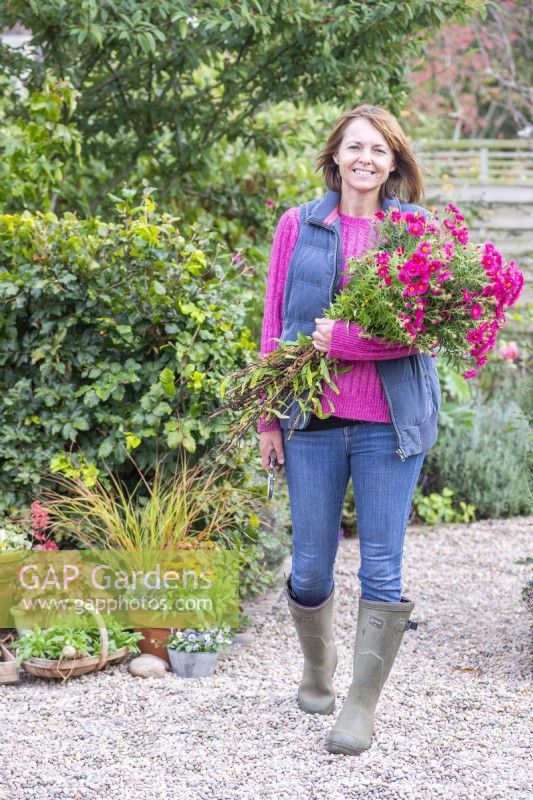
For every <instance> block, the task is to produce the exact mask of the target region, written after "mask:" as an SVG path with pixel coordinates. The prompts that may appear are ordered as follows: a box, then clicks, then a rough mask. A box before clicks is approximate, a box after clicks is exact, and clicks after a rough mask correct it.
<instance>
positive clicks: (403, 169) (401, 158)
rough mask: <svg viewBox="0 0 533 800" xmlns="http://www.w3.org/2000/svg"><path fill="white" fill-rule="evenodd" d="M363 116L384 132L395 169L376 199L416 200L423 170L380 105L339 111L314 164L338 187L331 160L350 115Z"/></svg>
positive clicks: (421, 188) (392, 118) (421, 187)
mask: <svg viewBox="0 0 533 800" xmlns="http://www.w3.org/2000/svg"><path fill="white" fill-rule="evenodd" d="M357 117H365V118H366V119H367V120H368V121H369V122H371V123H372V125H374V127H376V128H377V129H378V131H379V132H380V133H381V134H382V135H383V136H384V138H385V139H386V141H387V144H388V145H389V147H390V148H391V150H392V152H393V155H394V163H395V167H396V168H395V170H394V172H391V174H390V175H389V177H388V178H387V180H386V181H385V183H384V184H383V186H381V187H380V190H379V199H380V201H381V200H383V198H384V197H394V196H395V195H396V196H400V193H401V194H402V195H403V197H402V199H403V200H407V201H408V202H409V203H416V202H417V201H418V200H420V199H421V197H422V196H423V194H424V183H423V180H422V172H421V169H420V166H419V164H418V162H417V160H416V158H415V154H414V152H413V149H412V147H411V145H410V144H409V141H408V139H407V136H406V135H405V133H404V132H403V130H402V127H401V125H400V123H399V122H398V120H397V119H396V117H395V116H394V114H391V112H390V111H387V109H386V108H382V107H381V106H371V105H367V104H365V105H361V106H357V108H353V109H352V110H351V111H346V112H345V113H344V114H342V115H341V116H340V117H339V118H338V120H337V122H336V123H335V127H334V128H333V130H332V132H331V133H330V135H329V138H328V140H327V142H326V144H325V145H324V147H323V148H322V150H321V151H320V153H319V154H318V156H317V159H316V163H317V168H316V170H315V172H318V170H319V169H321V170H322V173H323V175H324V180H325V182H326V185H327V187H328V188H329V189H332V190H333V191H335V192H340V191H341V177H340V174H339V167H338V165H337V164H336V163H335V161H334V160H333V155H334V153H336V152H337V150H338V149H339V147H340V144H341V141H342V137H343V136H344V131H345V130H346V128H347V127H348V125H349V124H350V122H351V121H352V120H353V119H356V118H357Z"/></svg>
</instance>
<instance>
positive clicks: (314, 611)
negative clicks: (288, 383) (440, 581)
mask: <svg viewBox="0 0 533 800" xmlns="http://www.w3.org/2000/svg"><path fill="white" fill-rule="evenodd" d="M318 168H319V169H322V172H323V175H324V179H325V182H326V185H327V187H328V189H329V191H328V192H327V194H326V195H325V196H324V197H322V198H320V199H319V200H314V201H311V202H309V203H305V204H304V205H302V206H299V207H297V208H291V209H289V210H288V211H286V212H285V213H284V214H283V216H282V217H281V219H280V221H279V223H278V227H277V230H276V234H275V238H274V243H273V247H272V253H271V262H270V268H269V275H268V283H267V289H266V299H265V312H264V319H263V331H262V345H261V353H262V355H264V354H265V353H267V352H270V351H271V350H273V349H275V347H276V345H277V342H276V341H275V340H276V338H282V339H283V340H286V341H294V340H295V339H296V337H297V333H298V331H302V332H303V333H305V334H308V335H309V334H312V340H313V345H314V347H315V348H316V349H317V350H319V351H320V352H322V353H325V354H326V355H327V357H329V358H337V359H340V361H341V366H351V369H350V370H349V371H347V372H345V373H342V374H340V375H339V376H338V377H337V378H336V379H335V380H336V383H337V386H338V388H339V390H340V393H339V394H338V395H337V394H335V393H333V392H332V391H331V390H330V389H329V388H327V387H325V392H324V398H323V401H322V407H323V409H324V411H325V412H326V413H328V412H329V410H330V407H329V404H328V398H329V399H331V400H332V401H333V404H334V407H335V412H334V414H333V416H331V417H330V418H328V419H327V420H320V419H319V418H318V417H316V416H314V415H310V414H305V415H300V419H299V420H298V422H297V424H296V429H295V431H294V432H293V434H292V436H291V438H290V439H288V438H287V434H288V428H289V427H290V426H291V425H292V424H293V423H294V421H295V419H296V418H297V416H298V412H299V406H298V404H297V402H296V400H295V401H294V402H293V404H292V406H291V408H290V410H289V411H288V414H289V418H288V419H284V420H281V424H280V422H278V421H277V420H275V421H274V422H271V423H270V424H265V420H264V419H263V420H261V421H260V423H259V426H258V430H259V437H260V451H261V459H262V464H263V466H264V467H265V468H268V466H269V458H270V456H271V454H272V452H274V453H275V454H276V458H277V462H278V464H279V465H282V464H285V473H286V476H287V483H288V489H289V498H290V507H291V517H292V528H293V553H292V570H291V574H290V575H289V578H288V579H287V580H286V585H285V593H286V597H287V602H288V605H289V609H290V612H291V615H292V618H293V621H294V625H295V627H296V631H297V634H298V638H299V641H300V645H301V648H302V651H303V656H304V671H303V678H302V681H301V683H300V685H299V688H298V703H299V706H300V708H301V709H302V710H303V711H306V712H308V713H311V714H330V713H332V712H333V710H334V707H335V692H334V689H333V684H332V677H333V673H334V671H335V668H336V664H337V654H336V649H335V644H334V642H333V638H332V617H333V595H334V590H335V587H334V579H333V574H334V567H335V558H336V553H337V547H338V539H339V527H340V520H341V514H342V507H343V501H344V497H345V493H346V488H347V485H348V481H349V479H350V477H351V478H352V484H353V489H354V499H355V505H356V512H357V529H358V535H359V542H360V554H361V566H360V569H359V572H358V579H359V581H360V584H361V595H360V598H359V607H358V618H357V634H356V640H355V651H354V658H353V680H352V684H351V686H350V690H349V693H348V696H347V699H346V702H345V704H344V706H343V708H342V710H341V712H340V714H339V717H338V719H337V721H336V722H335V725H334V726H333V728H332V730H331V731H330V733H329V735H328V737H327V741H326V747H327V749H328V750H329V751H330V752H332V753H345V754H349V755H357V754H359V753H361V752H363V751H364V750H366V749H368V748H369V747H370V745H371V738H372V734H373V730H374V712H375V708H376V704H377V702H378V699H379V695H380V693H381V689H382V688H383V685H384V683H385V681H386V679H387V676H388V674H389V672H390V669H391V667H392V665H393V662H394V659H395V657H396V654H397V652H398V649H399V646H400V643H401V640H402V636H403V632H404V630H407V629H408V628H409V627H413V628H415V627H416V623H413V622H410V621H409V617H410V615H411V611H412V609H413V607H414V602H413V601H410V600H407V599H406V598H405V597H402V594H401V566H402V551H403V541H404V534H405V529H406V526H407V520H408V517H409V511H410V508H411V500H412V495H413V491H414V488H415V485H416V482H417V479H418V477H419V474H420V470H421V468H422V463H423V461H424V457H425V453H426V452H427V451H428V450H429V449H430V447H432V446H433V444H434V443H435V441H436V439H437V415H438V410H439V406H440V390H439V382H438V375H437V372H436V368H435V361H434V359H433V358H432V357H431V356H428V355H424V354H421V353H419V351H418V350H417V349H416V348H413V347H406V346H403V345H399V344H396V343H392V342H386V341H384V340H380V339H362V338H361V337H360V333H361V331H362V328H361V327H360V326H358V325H356V324H347V323H344V322H342V321H340V320H329V319H325V318H324V317H323V313H324V311H325V310H326V309H327V307H328V306H329V304H330V302H331V300H332V298H333V296H334V294H335V293H336V292H337V291H339V290H340V289H342V288H343V286H344V285H345V283H346V280H347V277H348V276H347V275H342V271H343V270H344V269H345V263H346V259H347V258H350V257H352V256H360V255H361V254H363V253H364V252H365V250H366V249H367V248H368V247H369V246H371V244H372V242H371V220H372V219H373V218H374V214H375V212H376V211H378V210H379V209H382V210H387V209H388V208H390V207H394V208H397V209H400V210H402V211H407V210H410V211H412V212H417V211H418V212H419V213H420V214H422V215H424V216H427V215H428V214H429V212H427V211H426V210H425V209H423V208H421V207H420V206H417V205H413V202H416V201H417V200H418V199H419V198H420V195H421V194H422V190H423V185H422V179H421V174H420V169H419V166H418V164H417V162H416V159H415V157H414V155H413V152H412V150H411V147H410V145H409V143H408V141H407V139H406V136H405V134H404V132H403V131H402V129H401V127H400V125H399V123H398V121H397V120H396V118H395V117H394V116H393V115H392V114H391V113H390V112H389V111H387V110H386V109H384V108H380V107H379V106H369V105H361V106H358V107H357V108H355V109H353V110H352V111H349V112H347V113H345V114H343V115H342V116H341V117H340V118H339V119H338V121H337V123H336V125H335V127H334V129H333V131H332V133H331V135H330V136H329V138H328V140H327V142H326V144H325V146H324V148H323V150H322V151H321V153H320V155H319V157H318ZM398 195H400V196H403V197H405V198H406V199H407V200H408V201H409V202H404V201H403V200H399V199H398Z"/></svg>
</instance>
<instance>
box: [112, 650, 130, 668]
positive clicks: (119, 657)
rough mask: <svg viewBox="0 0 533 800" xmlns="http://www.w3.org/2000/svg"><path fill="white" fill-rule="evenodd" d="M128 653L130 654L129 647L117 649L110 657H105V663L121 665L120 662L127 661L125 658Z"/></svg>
mask: <svg viewBox="0 0 533 800" xmlns="http://www.w3.org/2000/svg"><path fill="white" fill-rule="evenodd" d="M130 653H131V650H130V648H129V647H127V646H126V647H119V649H118V650H115V652H114V653H111V655H109V656H108V657H107V663H108V664H122V662H123V661H125V660H126V659H127V657H128V656H129V655H130Z"/></svg>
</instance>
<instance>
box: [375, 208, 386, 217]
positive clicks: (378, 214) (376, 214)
mask: <svg viewBox="0 0 533 800" xmlns="http://www.w3.org/2000/svg"><path fill="white" fill-rule="evenodd" d="M374 216H375V218H376V219H385V212H384V211H382V210H381V209H378V211H376V213H375V214H374Z"/></svg>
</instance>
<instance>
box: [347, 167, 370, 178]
mask: <svg viewBox="0 0 533 800" xmlns="http://www.w3.org/2000/svg"><path fill="white" fill-rule="evenodd" d="M352 172H353V173H354V174H355V175H362V176H363V177H365V176H367V175H374V173H373V172H370V170H368V169H353V170H352Z"/></svg>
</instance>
